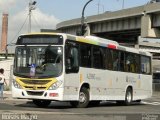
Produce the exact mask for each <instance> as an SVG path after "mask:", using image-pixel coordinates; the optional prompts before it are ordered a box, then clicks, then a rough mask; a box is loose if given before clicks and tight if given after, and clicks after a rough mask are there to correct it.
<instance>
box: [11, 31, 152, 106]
mask: <svg viewBox="0 0 160 120" xmlns="http://www.w3.org/2000/svg"><path fill="white" fill-rule="evenodd" d="M151 60H152V55H151V54H150V53H148V52H144V51H139V50H138V49H134V48H128V47H124V46H121V45H119V44H118V43H117V42H115V41H112V40H108V39H103V38H99V37H95V36H86V37H83V36H74V35H69V34H64V33H43V32H42V33H30V34H24V35H20V36H19V37H18V39H17V42H16V49H15V59H14V67H13V82H12V96H13V98H19V99H30V100H33V103H34V104H35V105H37V106H39V107H47V106H48V105H50V103H51V102H52V101H66V102H70V104H71V105H72V106H73V107H78V108H85V107H87V106H89V105H98V104H99V103H100V102H101V101H116V102H117V103H118V104H124V105H130V104H132V103H133V102H134V101H137V102H140V101H141V100H143V99H146V98H149V97H151V95H152V63H151Z"/></svg>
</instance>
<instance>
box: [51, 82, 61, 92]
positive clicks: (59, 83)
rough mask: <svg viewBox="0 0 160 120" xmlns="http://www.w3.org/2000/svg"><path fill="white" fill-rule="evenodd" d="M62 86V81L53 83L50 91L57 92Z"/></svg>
mask: <svg viewBox="0 0 160 120" xmlns="http://www.w3.org/2000/svg"><path fill="white" fill-rule="evenodd" d="M61 84H62V81H60V80H59V81H57V82H55V83H53V84H52V85H51V86H50V87H49V89H48V90H56V89H57V88H58V87H59V86H60V85H61Z"/></svg>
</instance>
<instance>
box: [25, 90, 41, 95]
mask: <svg viewBox="0 0 160 120" xmlns="http://www.w3.org/2000/svg"><path fill="white" fill-rule="evenodd" d="M43 93H44V92H33V91H27V94H28V95H34V96H42V95H43Z"/></svg>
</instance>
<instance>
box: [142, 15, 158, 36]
mask: <svg viewBox="0 0 160 120" xmlns="http://www.w3.org/2000/svg"><path fill="white" fill-rule="evenodd" d="M152 22H153V21H152V15H150V14H144V16H142V18H141V37H142V38H147V37H148V38H155V37H156V38H157V37H160V30H159V29H158V28H152Z"/></svg>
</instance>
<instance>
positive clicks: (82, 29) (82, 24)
mask: <svg viewBox="0 0 160 120" xmlns="http://www.w3.org/2000/svg"><path fill="white" fill-rule="evenodd" d="M92 1H93V0H89V1H88V2H87V3H86V4H85V5H84V7H83V10H82V17H81V35H84V29H85V24H84V19H85V17H84V11H85V8H86V6H87V5H88V4H89V3H90V2H92Z"/></svg>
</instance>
